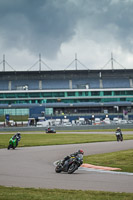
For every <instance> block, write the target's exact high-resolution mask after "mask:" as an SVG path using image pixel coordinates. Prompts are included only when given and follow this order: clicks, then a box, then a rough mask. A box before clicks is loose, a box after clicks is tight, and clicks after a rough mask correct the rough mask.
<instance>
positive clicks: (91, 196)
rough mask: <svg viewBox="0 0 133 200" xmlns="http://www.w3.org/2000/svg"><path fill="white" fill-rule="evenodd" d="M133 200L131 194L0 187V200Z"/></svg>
mask: <svg viewBox="0 0 133 200" xmlns="http://www.w3.org/2000/svg"><path fill="white" fill-rule="evenodd" d="M13 199H14V200H70V199H71V200H103V199H105V200H132V199H133V194H131V193H116V192H98V191H82V190H78V191H77V190H61V189H34V188H16V187H13V188H12V187H11V188H10V187H3V186H0V200H13Z"/></svg>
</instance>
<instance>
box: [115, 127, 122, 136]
mask: <svg viewBox="0 0 133 200" xmlns="http://www.w3.org/2000/svg"><path fill="white" fill-rule="evenodd" d="M116 133H120V136H121V138H123V134H122V131H121V129H120V127H117V129H116Z"/></svg>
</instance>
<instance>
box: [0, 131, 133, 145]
mask: <svg viewBox="0 0 133 200" xmlns="http://www.w3.org/2000/svg"><path fill="white" fill-rule="evenodd" d="M21 135H22V139H21V141H20V143H19V147H28V146H29V147H30V146H46V145H60V144H79V143H91V142H107V141H116V137H115V135H114V134H21ZM10 137H11V134H1V135H0V148H7V146H8V142H9V139H10ZM131 139H133V135H124V140H131Z"/></svg>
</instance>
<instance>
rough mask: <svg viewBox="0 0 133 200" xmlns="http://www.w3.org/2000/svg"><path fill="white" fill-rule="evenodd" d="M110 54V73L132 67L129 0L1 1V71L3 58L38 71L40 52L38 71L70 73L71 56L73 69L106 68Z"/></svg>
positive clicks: (132, 31)
mask: <svg viewBox="0 0 133 200" xmlns="http://www.w3.org/2000/svg"><path fill="white" fill-rule="evenodd" d="M111 52H112V53H113V58H114V59H115V60H114V61H117V62H114V66H113V67H114V68H122V67H125V68H132V67H133V0H0V63H1V64H0V71H2V70H3V63H2V60H3V55H5V58H6V61H7V62H8V64H9V65H10V66H11V67H13V68H14V69H15V70H22V69H23V70H28V69H30V70H35V69H39V64H38V63H37V64H36V65H34V64H35V63H36V62H37V61H38V60H39V53H41V58H42V61H43V63H42V65H41V68H42V70H45V69H48V67H50V68H51V69H53V70H55V69H62V70H64V69H66V68H67V69H74V68H75V67H76V62H72V61H73V60H74V59H75V55H77V59H78V61H79V62H77V68H80V69H81V68H82V69H85V68H88V69H101V68H103V67H104V68H105V69H106V68H111V63H110V62H109V63H108V64H107V65H106V63H107V62H108V61H109V60H110V58H111ZM44 63H46V65H44ZM70 63H72V64H71V65H70V66H69V64H70ZM118 63H119V64H121V65H118ZM8 64H6V70H11V67H9V66H8Z"/></svg>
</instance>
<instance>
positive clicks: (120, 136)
mask: <svg viewBox="0 0 133 200" xmlns="http://www.w3.org/2000/svg"><path fill="white" fill-rule="evenodd" d="M115 134H116V139H117V141H118V142H119V141H121V142H122V141H123V136H122V134H121V133H120V132H116V133H115Z"/></svg>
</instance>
